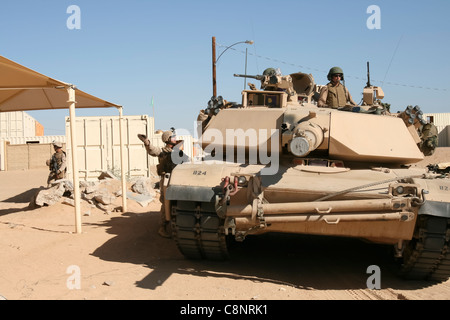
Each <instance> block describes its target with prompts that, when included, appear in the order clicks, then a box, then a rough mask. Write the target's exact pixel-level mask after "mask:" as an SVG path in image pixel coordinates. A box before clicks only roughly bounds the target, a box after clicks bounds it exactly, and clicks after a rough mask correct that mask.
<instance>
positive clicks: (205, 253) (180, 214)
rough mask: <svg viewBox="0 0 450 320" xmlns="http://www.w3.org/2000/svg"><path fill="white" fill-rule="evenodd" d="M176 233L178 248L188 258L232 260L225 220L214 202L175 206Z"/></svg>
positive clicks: (173, 223) (174, 221)
mask: <svg viewBox="0 0 450 320" xmlns="http://www.w3.org/2000/svg"><path fill="white" fill-rule="evenodd" d="M172 232H173V238H174V239H175V241H176V244H177V246H178V249H179V250H180V251H181V253H182V254H183V255H184V256H185V257H186V258H189V259H208V260H225V259H228V250H227V243H226V235H225V229H224V219H221V218H220V217H219V216H218V215H217V213H216V211H215V208H214V204H213V203H208V202H193V201H177V202H176V203H174V204H173V205H172Z"/></svg>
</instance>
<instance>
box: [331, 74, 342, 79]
mask: <svg viewBox="0 0 450 320" xmlns="http://www.w3.org/2000/svg"><path fill="white" fill-rule="evenodd" d="M333 77H336V78H337V77H339V78H342V74H333Z"/></svg>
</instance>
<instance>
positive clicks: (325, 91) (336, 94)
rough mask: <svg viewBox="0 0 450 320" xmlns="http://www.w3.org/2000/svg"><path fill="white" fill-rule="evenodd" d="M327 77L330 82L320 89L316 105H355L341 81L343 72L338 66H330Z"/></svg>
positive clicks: (339, 106) (324, 106)
mask: <svg viewBox="0 0 450 320" xmlns="http://www.w3.org/2000/svg"><path fill="white" fill-rule="evenodd" d="M327 78H328V80H329V81H330V82H329V83H328V84H327V85H326V86H324V87H323V88H322V89H321V90H320V96H319V101H318V102H317V106H318V107H322V108H333V109H338V108H343V107H345V106H348V105H352V106H356V103H355V102H354V101H353V99H352V96H351V95H350V92H349V91H348V89H347V88H346V87H345V85H343V84H342V83H341V80H344V72H343V71H342V69H341V68H340V67H333V68H331V69H330V71H329V72H328V75H327Z"/></svg>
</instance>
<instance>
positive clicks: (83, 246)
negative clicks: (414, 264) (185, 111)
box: [0, 148, 450, 302]
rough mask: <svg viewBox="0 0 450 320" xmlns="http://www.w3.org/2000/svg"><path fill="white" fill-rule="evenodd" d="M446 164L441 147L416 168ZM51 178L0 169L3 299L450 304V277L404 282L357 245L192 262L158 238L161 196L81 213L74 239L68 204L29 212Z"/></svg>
mask: <svg viewBox="0 0 450 320" xmlns="http://www.w3.org/2000/svg"><path fill="white" fill-rule="evenodd" d="M448 161H450V148H439V149H438V150H437V152H436V153H435V155H434V156H433V157H429V158H427V159H425V160H424V161H422V162H421V163H419V164H417V165H418V166H421V165H422V166H423V165H427V164H429V163H435V162H448ZM47 174H48V171H47V170H46V169H39V170H25V171H2V172H0V201H1V202H0V235H1V236H0V254H1V259H0V300H1V299H6V300H165V301H169V300H179V301H182V300H196V301H199V300H219V301H223V300H231V301H238V300H248V301H253V302H255V301H256V302H258V301H259V302H261V301H267V300H449V299H450V280H449V281H446V282H444V283H433V282H427V281H405V280H402V279H400V278H398V277H397V276H396V274H395V264H394V263H393V259H392V257H391V254H390V251H389V248H387V247H385V246H380V245H375V244H370V243H366V242H362V241H360V240H357V239H346V238H331V237H318V236H314V237H313V236H303V235H281V234H267V235H264V236H259V237H254V238H252V237H248V239H246V241H244V242H243V243H236V244H234V245H233V247H232V248H231V254H232V259H231V260H229V261H225V262H209V261H193V260H187V259H185V258H184V257H183V256H182V255H181V254H180V253H179V251H178V249H177V247H176V244H175V243H174V241H173V240H171V239H166V238H162V237H160V236H159V235H158V233H157V230H158V221H159V208H160V203H159V200H158V197H156V198H155V200H154V201H153V202H151V203H150V204H149V205H148V206H146V207H142V206H141V205H139V204H138V203H136V202H134V201H132V200H129V201H128V212H126V213H121V212H105V211H104V210H101V209H99V208H97V207H95V208H92V207H89V208H85V207H83V208H82V233H81V234H77V233H75V210H74V208H73V207H72V206H71V205H69V204H64V203H57V204H54V205H51V206H44V207H40V208H35V209H31V208H30V207H29V202H30V200H31V198H32V196H33V195H34V194H35V193H36V191H37V190H39V188H41V187H42V186H44V185H45V184H46V179H47ZM119 205H120V202H119ZM371 265H376V266H379V267H380V270H381V289H379V290H377V289H369V288H367V281H368V278H369V276H370V275H371V273H369V272H368V267H369V266H371Z"/></svg>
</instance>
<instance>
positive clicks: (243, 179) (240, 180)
mask: <svg viewBox="0 0 450 320" xmlns="http://www.w3.org/2000/svg"><path fill="white" fill-rule="evenodd" d="M246 183H247V178H246V177H245V176H240V177H239V178H238V185H240V186H243V185H245V184H246Z"/></svg>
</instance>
